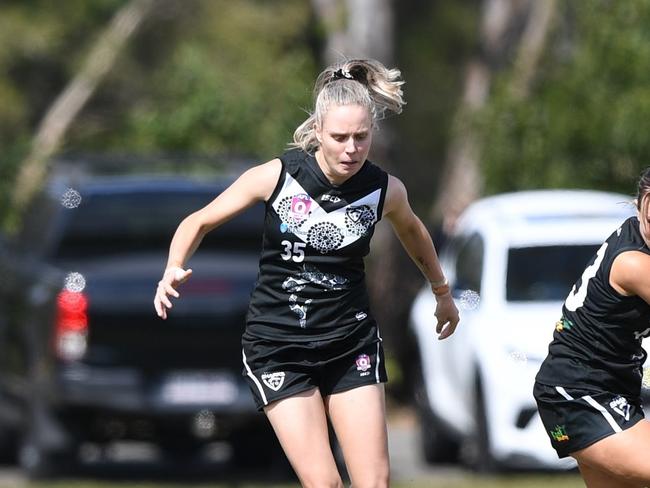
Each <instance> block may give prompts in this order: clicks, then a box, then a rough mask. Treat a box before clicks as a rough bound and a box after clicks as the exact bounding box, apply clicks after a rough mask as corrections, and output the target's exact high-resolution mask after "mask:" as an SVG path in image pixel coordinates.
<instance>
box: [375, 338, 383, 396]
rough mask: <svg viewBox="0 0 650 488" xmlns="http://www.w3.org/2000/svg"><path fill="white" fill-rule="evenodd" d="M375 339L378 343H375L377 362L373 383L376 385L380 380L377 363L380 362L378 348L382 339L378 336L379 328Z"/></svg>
mask: <svg viewBox="0 0 650 488" xmlns="http://www.w3.org/2000/svg"><path fill="white" fill-rule="evenodd" d="M377 338H378V339H379V342H378V343H377V362H376V363H375V381H376V382H377V383H380V382H381V378H380V377H379V361H381V358H380V357H379V348H380V346H381V341H383V339H382V338H381V335H379V327H377Z"/></svg>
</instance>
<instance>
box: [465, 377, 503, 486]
mask: <svg viewBox="0 0 650 488" xmlns="http://www.w3.org/2000/svg"><path fill="white" fill-rule="evenodd" d="M475 388H476V402H475V405H476V407H475V419H476V432H475V433H474V436H473V437H472V439H470V445H471V451H472V452H471V460H470V465H471V466H472V468H473V469H474V470H475V471H477V472H479V473H494V472H496V471H497V470H498V465H497V462H496V461H495V459H494V456H493V455H492V451H491V449H490V434H489V425H488V419H487V409H486V405H485V394H484V392H483V385H482V381H481V377H480V375H478V374H477V375H476V386H475Z"/></svg>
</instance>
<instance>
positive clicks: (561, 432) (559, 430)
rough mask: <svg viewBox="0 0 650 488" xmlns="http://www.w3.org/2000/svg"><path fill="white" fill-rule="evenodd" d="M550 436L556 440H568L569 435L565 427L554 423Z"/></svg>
mask: <svg viewBox="0 0 650 488" xmlns="http://www.w3.org/2000/svg"><path fill="white" fill-rule="evenodd" d="M551 437H552V438H553V440H554V441H556V442H566V441H568V440H569V436H568V435H567V433H566V428H565V427H564V425H556V426H555V428H554V429H553V430H552V431H551Z"/></svg>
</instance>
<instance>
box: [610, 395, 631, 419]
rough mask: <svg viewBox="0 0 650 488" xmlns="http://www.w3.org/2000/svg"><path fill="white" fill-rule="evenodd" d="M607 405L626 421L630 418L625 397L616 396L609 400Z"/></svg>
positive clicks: (628, 405) (628, 406)
mask: <svg viewBox="0 0 650 488" xmlns="http://www.w3.org/2000/svg"><path fill="white" fill-rule="evenodd" d="M609 407H610V408H611V409H612V410H614V411H615V412H616V413H617V414H619V415H620V416H621V417H623V418H624V419H625V421H626V422H627V421H628V420H630V404H629V403H627V398H623V397H622V396H617V397H616V398H614V399H613V400H612V401H611V402H609Z"/></svg>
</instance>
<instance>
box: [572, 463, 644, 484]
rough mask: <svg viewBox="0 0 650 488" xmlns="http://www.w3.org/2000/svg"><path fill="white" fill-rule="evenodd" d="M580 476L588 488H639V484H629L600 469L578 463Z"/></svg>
mask: <svg viewBox="0 0 650 488" xmlns="http://www.w3.org/2000/svg"><path fill="white" fill-rule="evenodd" d="M578 468H579V469H580V474H581V475H582V479H583V480H584V482H585V486H586V487H587V488H639V487H640V486H642V485H639V484H638V483H629V482H627V481H623V480H622V479H620V478H618V477H616V476H612V475H611V474H608V473H606V472H605V471H601V470H599V469H596V468H593V467H591V466H588V465H586V464H584V463H578Z"/></svg>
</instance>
